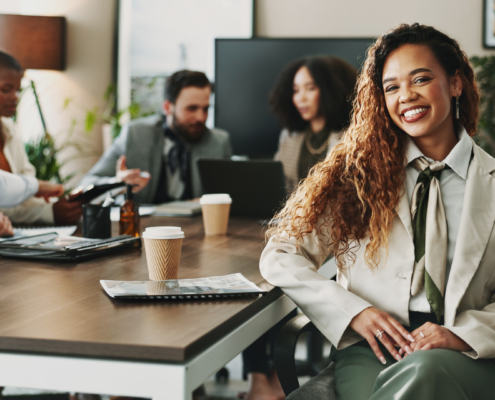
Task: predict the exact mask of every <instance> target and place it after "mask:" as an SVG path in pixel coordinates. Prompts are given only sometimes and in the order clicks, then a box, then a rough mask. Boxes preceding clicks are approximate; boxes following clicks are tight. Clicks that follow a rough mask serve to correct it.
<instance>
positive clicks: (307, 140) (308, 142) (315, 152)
mask: <svg viewBox="0 0 495 400" xmlns="http://www.w3.org/2000/svg"><path fill="white" fill-rule="evenodd" d="M312 134H313V132H311V131H310V130H307V131H306V138H305V139H304V142H305V143H306V147H307V148H308V150H309V152H310V153H311V154H313V155H314V156H316V155H318V154H321V152H322V151H323V150H325V149H326V148H327V147H328V145H329V143H330V136H331V135H330V132H329V133H328V138H327V140H325V141H324V142H323V144H322V145H321V146H320V147H318V148H317V149H315V148H314V147H313V146H312V144H311V140H310V139H311V135H312Z"/></svg>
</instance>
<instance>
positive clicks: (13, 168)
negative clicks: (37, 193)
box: [0, 51, 82, 224]
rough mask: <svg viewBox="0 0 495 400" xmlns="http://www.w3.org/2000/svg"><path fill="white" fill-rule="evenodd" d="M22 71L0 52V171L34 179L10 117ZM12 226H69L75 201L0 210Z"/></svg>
mask: <svg viewBox="0 0 495 400" xmlns="http://www.w3.org/2000/svg"><path fill="white" fill-rule="evenodd" d="M22 76H23V70H22V67H21V65H20V64H19V63H18V62H17V60H16V59H15V58H13V57H12V56H11V55H9V54H7V53H4V52H2V51H0V170H3V171H7V172H12V173H14V174H20V175H25V176H30V177H34V176H35V175H36V171H35V168H34V167H33V166H32V165H31V164H30V163H29V160H28V157H27V155H26V151H25V149H24V145H23V144H22V141H21V138H20V137H19V135H18V134H17V133H16V129H15V125H14V123H13V121H12V120H10V117H12V116H14V115H15V112H16V110H17V103H18V101H19V90H20V87H21V79H22ZM1 211H2V212H3V214H5V215H6V216H8V217H9V219H10V220H11V221H12V222H13V223H14V224H19V223H23V224H32V223H45V224H53V223H57V224H73V223H75V222H77V221H78V220H79V218H80V217H81V214H82V207H81V204H80V203H79V202H68V201H67V200H66V199H65V198H63V197H61V198H60V199H59V200H58V201H57V202H56V203H53V204H51V203H46V202H45V201H43V200H42V199H33V198H31V199H28V200H26V201H25V202H23V203H21V204H20V205H18V206H16V207H13V208H11V209H3V208H2V209H1Z"/></svg>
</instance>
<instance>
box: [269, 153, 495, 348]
mask: <svg viewBox="0 0 495 400" xmlns="http://www.w3.org/2000/svg"><path fill="white" fill-rule="evenodd" d="M473 152H474V157H473V159H472V161H471V164H470V166H469V170H468V175H467V180H466V191H465V195H464V206H463V211H462V215H461V222H460V226H459V234H458V237H457V242H456V248H455V253H454V258H453V261H452V268H451V271H450V275H449V280H448V284H447V287H446V292H445V327H447V328H448V329H450V330H451V331H452V332H453V333H455V334H456V335H457V336H459V337H461V338H462V339H463V340H465V341H466V342H467V343H468V344H469V345H470V346H471V347H472V348H473V350H472V351H469V352H467V353H466V354H467V355H468V356H470V357H472V358H478V357H479V358H495V230H494V223H495V159H493V158H492V157H491V156H489V155H488V154H486V153H485V152H484V151H483V150H481V149H480V148H479V147H478V146H476V145H475V144H474V145H473ZM318 224H320V226H321V224H322V221H321V219H320V222H318ZM322 228H323V229H322V230H323V232H324V233H325V232H326V233H328V234H329V227H328V226H322ZM322 240H323V238H322V237H319V236H317V235H316V234H315V233H314V232H313V233H311V234H309V235H307V236H305V237H304V241H303V243H302V244H301V245H300V246H296V243H295V241H294V240H293V239H284V238H282V239H278V240H275V238H271V239H270V241H269V242H268V244H267V246H266V247H265V249H264V251H263V254H262V255H261V261H260V269H261V274H262V275H263V277H264V278H265V279H266V280H267V281H268V282H269V283H271V284H272V285H275V286H279V287H281V288H282V290H283V291H284V292H285V293H286V294H287V295H288V296H289V297H290V298H291V299H292V300H293V301H294V302H295V303H296V304H297V305H298V306H299V307H300V308H301V310H302V311H303V312H304V313H305V314H306V315H307V316H308V317H309V318H310V319H311V321H312V322H313V323H314V324H315V325H316V327H317V328H318V329H319V330H320V331H321V332H322V333H323V334H324V335H325V336H326V337H327V338H328V339H329V340H330V342H331V343H332V344H333V345H334V346H336V347H337V348H338V349H342V348H345V347H347V346H350V345H351V344H354V343H356V342H358V341H360V340H363V338H362V337H361V336H360V335H358V334H357V333H356V332H354V331H353V330H352V329H350V328H349V324H350V322H351V320H352V319H353V318H354V317H355V316H356V315H357V314H359V313H360V312H361V311H363V310H364V309H365V308H367V307H370V306H374V307H377V308H379V309H381V310H383V311H386V312H387V313H389V314H390V315H392V316H393V317H394V318H396V319H397V320H398V321H399V322H400V323H402V324H403V325H406V326H408V325H409V298H410V296H411V295H410V288H411V276H412V273H413V268H414V244H413V231H412V224H411V215H410V211H409V201H408V199H407V195H404V196H402V198H401V200H400V202H399V205H398V207H397V215H396V217H395V218H394V221H393V226H392V230H391V232H390V235H389V249H388V256H387V254H386V253H387V252H386V250H385V249H381V251H380V256H381V262H380V264H379V267H378V269H377V270H376V271H374V272H373V271H371V270H370V269H369V268H368V267H367V266H366V265H365V263H364V251H365V248H366V245H367V243H368V242H369V240H368V239H365V240H363V241H362V243H361V247H360V249H359V250H358V251H357V253H356V256H357V257H356V262H355V264H354V265H352V266H351V267H349V268H345V269H343V270H342V271H338V274H337V282H335V281H331V280H328V279H327V278H325V277H323V276H321V275H319V274H318V273H317V270H318V269H319V268H320V266H321V264H322V263H323V262H324V260H325V259H326V258H327V256H328V255H329V254H330V253H332V252H333V251H334V250H335V249H334V248H331V247H327V248H323V249H322V248H321V247H322V246H319V245H320V244H321V243H323V242H322Z"/></svg>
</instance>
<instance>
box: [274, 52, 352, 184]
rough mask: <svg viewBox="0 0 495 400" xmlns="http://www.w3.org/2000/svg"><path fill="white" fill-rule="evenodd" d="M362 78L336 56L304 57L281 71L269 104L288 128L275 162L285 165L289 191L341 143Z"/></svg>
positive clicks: (282, 135)
mask: <svg viewBox="0 0 495 400" xmlns="http://www.w3.org/2000/svg"><path fill="white" fill-rule="evenodd" d="M356 76H357V70H356V69H355V68H354V67H353V66H352V65H350V64H349V63H347V62H346V61H344V60H342V59H340V58H337V57H332V56H312V57H305V58H301V59H299V60H296V61H293V62H291V63H290V64H288V65H287V66H286V67H285V69H284V70H283V71H282V73H281V74H280V76H279V78H278V80H277V82H276V84H275V86H274V87H273V89H272V92H271V94H270V100H269V102H270V106H271V110H272V113H273V114H274V115H275V116H276V117H277V119H278V120H279V121H280V123H281V125H282V126H283V130H282V133H281V134H280V141H279V147H278V151H277V153H276V154H275V160H278V161H281V162H282V164H283V165H284V173H285V177H286V182H287V189H288V191H289V192H291V191H292V190H293V189H294V188H295V187H296V186H297V184H298V183H299V181H300V180H301V179H304V178H305V177H306V176H307V174H308V172H309V170H310V169H311V167H313V166H314V165H315V164H316V163H317V162H319V161H322V160H324V159H325V157H326V155H327V154H328V153H329V152H330V150H331V149H333V147H334V146H335V145H336V144H337V143H338V142H339V141H340V137H341V132H342V130H343V129H344V128H345V127H346V126H347V125H348V124H349V116H350V112H351V109H352V102H351V100H350V97H351V96H352V94H353V90H354V86H355V84H356Z"/></svg>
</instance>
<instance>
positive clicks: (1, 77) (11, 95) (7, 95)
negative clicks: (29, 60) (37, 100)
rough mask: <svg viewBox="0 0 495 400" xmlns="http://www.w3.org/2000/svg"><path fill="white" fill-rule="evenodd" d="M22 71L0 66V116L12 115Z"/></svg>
mask: <svg viewBox="0 0 495 400" xmlns="http://www.w3.org/2000/svg"><path fill="white" fill-rule="evenodd" d="M21 79H22V73H21V72H18V71H16V70H15V69H10V68H0V116H1V117H12V116H13V115H14V114H15V111H16V109H17V102H18V101H19V90H20V88H21Z"/></svg>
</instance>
